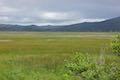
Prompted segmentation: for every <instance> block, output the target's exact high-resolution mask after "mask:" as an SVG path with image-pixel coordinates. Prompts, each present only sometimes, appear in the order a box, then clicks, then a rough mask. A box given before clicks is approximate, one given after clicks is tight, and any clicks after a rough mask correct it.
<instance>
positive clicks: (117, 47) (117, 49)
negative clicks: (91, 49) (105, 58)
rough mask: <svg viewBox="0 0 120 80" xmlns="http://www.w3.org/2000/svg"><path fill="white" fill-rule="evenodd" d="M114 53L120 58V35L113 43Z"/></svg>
mask: <svg viewBox="0 0 120 80" xmlns="http://www.w3.org/2000/svg"><path fill="white" fill-rule="evenodd" d="M112 51H113V53H115V54H117V55H119V56H120V34H118V35H117V36H116V37H115V39H114V40H113V41H112Z"/></svg>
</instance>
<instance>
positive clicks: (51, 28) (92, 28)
mask: <svg viewBox="0 0 120 80" xmlns="http://www.w3.org/2000/svg"><path fill="white" fill-rule="evenodd" d="M0 31H43V32H45V31H48V32H120V17H116V18H112V19H108V20H105V21H101V22H84V23H77V24H72V25H62V26H55V25H47V26H37V25H11V24H0Z"/></svg>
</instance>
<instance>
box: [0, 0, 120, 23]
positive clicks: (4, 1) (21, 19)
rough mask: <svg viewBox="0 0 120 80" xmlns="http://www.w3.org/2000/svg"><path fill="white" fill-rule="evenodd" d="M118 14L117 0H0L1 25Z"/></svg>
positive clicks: (84, 19)
mask: <svg viewBox="0 0 120 80" xmlns="http://www.w3.org/2000/svg"><path fill="white" fill-rule="evenodd" d="M117 16H120V1H119V0H0V23H1V24H6V23H7V24H38V25H41V24H44V25H45V24H61V25H62V24H73V23H80V22H94V21H102V20H105V19H108V18H113V17H117Z"/></svg>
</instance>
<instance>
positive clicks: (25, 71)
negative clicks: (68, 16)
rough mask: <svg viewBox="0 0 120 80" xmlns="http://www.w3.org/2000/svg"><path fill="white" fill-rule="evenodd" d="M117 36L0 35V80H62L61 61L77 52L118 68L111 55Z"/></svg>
mask: <svg viewBox="0 0 120 80" xmlns="http://www.w3.org/2000/svg"><path fill="white" fill-rule="evenodd" d="M116 34H117V33H89V32H86V33H77V32H68V33H67V32H63V33H60V32H0V80H63V79H62V75H61V73H62V67H63V65H64V60H65V59H67V58H69V56H72V55H74V54H75V53H76V52H81V53H88V54H91V56H95V57H99V55H100V54H101V52H102V51H101V48H104V49H105V50H104V53H105V54H104V56H105V61H106V63H111V62H113V61H115V62H117V63H118V64H119V62H120V58H119V57H118V56H116V55H114V54H112V52H111V47H110V45H111V41H112V38H113V37H114V36H115V35H116Z"/></svg>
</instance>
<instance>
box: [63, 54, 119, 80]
mask: <svg viewBox="0 0 120 80" xmlns="http://www.w3.org/2000/svg"><path fill="white" fill-rule="evenodd" d="M95 61H96V60H95V59H94V56H90V55H88V54H82V53H77V54H76V55H75V56H73V57H71V58H70V59H69V60H67V61H66V64H65V70H66V75H67V76H76V77H78V76H79V77H78V78H79V79H78V80H80V79H81V80H120V68H119V66H118V65H117V63H112V64H102V65H100V64H96V62H95ZM69 78H70V77H69Z"/></svg>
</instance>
